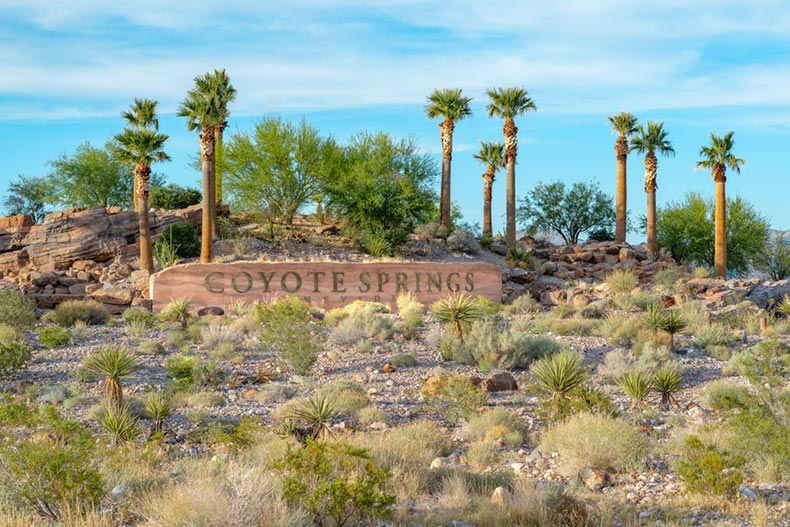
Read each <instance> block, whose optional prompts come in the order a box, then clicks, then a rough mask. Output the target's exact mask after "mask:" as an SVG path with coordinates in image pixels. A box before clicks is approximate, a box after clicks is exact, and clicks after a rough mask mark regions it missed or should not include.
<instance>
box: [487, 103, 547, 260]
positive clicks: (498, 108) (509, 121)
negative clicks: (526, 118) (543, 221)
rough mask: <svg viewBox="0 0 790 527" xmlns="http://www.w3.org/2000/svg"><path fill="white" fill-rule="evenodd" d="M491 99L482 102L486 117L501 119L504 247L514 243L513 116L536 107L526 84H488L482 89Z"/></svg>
mask: <svg viewBox="0 0 790 527" xmlns="http://www.w3.org/2000/svg"><path fill="white" fill-rule="evenodd" d="M486 95H488V97H489V99H491V102H489V103H488V105H487V106H486V110H487V111H488V117H489V119H490V118H491V117H500V118H502V119H504V120H505V124H504V126H503V127H502V133H503V134H504V137H505V195H506V199H505V201H506V203H505V209H506V216H507V221H506V225H505V242H506V243H507V247H508V249H510V248H512V247H514V246H515V245H516V156H517V155H518V127H517V126H516V122H515V121H514V118H515V117H518V116H519V115H524V114H525V113H527V112H529V111H533V112H534V111H536V110H537V109H538V108H537V106H535V103H534V102H533V101H532V99H531V98H530V97H529V93H528V92H527V89H526V88H520V87H509V88H491V89H488V90H486Z"/></svg>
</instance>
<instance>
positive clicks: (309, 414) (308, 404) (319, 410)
mask: <svg viewBox="0 0 790 527" xmlns="http://www.w3.org/2000/svg"><path fill="white" fill-rule="evenodd" d="M336 416H337V410H336V409H335V405H334V404H333V403H332V401H330V400H329V398H327V397H325V396H323V395H316V396H313V397H308V398H307V399H305V400H304V401H303V402H302V404H301V406H300V407H299V408H296V409H294V410H293V411H292V412H291V414H290V415H289V418H290V419H292V420H293V421H294V422H296V423H298V424H302V425H304V426H305V427H306V428H307V436H308V437H311V438H313V439H320V438H322V437H324V436H326V435H331V430H330V428H329V427H330V426H331V425H332V420H333V419H334V418H335V417H336Z"/></svg>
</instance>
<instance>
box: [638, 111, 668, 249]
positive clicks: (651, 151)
mask: <svg viewBox="0 0 790 527" xmlns="http://www.w3.org/2000/svg"><path fill="white" fill-rule="evenodd" d="M668 135H669V132H668V131H666V130H664V123H662V122H656V121H647V130H645V128H644V127H643V126H642V125H641V124H640V125H639V126H638V127H637V128H636V135H635V136H634V138H633V139H631V149H632V150H635V151H637V152H639V153H640V154H645V193H647V251H648V252H649V253H651V254H658V240H657V238H656V190H657V189H658V184H657V183H656V174H657V173H658V158H657V157H656V152H658V153H659V154H661V155H664V156H674V155H675V149H674V148H672V143H671V142H670V141H669V140H668V139H667V136H668Z"/></svg>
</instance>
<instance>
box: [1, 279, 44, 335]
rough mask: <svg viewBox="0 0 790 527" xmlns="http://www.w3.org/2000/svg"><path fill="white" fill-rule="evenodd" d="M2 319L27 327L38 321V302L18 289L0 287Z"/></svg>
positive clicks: (18, 326)
mask: <svg viewBox="0 0 790 527" xmlns="http://www.w3.org/2000/svg"><path fill="white" fill-rule="evenodd" d="M0 321H2V323H3V324H7V325H9V326H14V327H15V328H18V329H25V328H29V327H31V326H33V324H35V323H36V303H35V302H34V301H33V299H31V298H28V297H26V296H25V295H24V294H23V293H22V292H21V291H19V290H18V289H12V288H8V289H0Z"/></svg>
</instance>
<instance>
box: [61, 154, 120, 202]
mask: <svg viewBox="0 0 790 527" xmlns="http://www.w3.org/2000/svg"><path fill="white" fill-rule="evenodd" d="M112 150H113V145H112V143H108V144H106V145H105V147H104V148H96V147H93V146H91V144H90V143H88V142H86V143H83V144H81V145H80V146H78V147H77V150H76V151H75V152H74V154H73V155H71V156H68V155H66V154H63V155H62V156H61V157H59V158H57V159H55V160H52V161H50V162H49V163H48V165H49V166H50V168H51V172H50V174H49V180H50V182H51V184H52V197H53V201H54V203H55V204H57V205H60V206H65V207H97V206H102V207H112V206H119V207H128V206H129V205H130V204H131V196H132V182H133V179H134V172H133V169H132V167H131V166H130V165H128V164H127V163H122V162H120V161H118V160H117V159H116V158H115V156H114V155H113V153H112Z"/></svg>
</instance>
